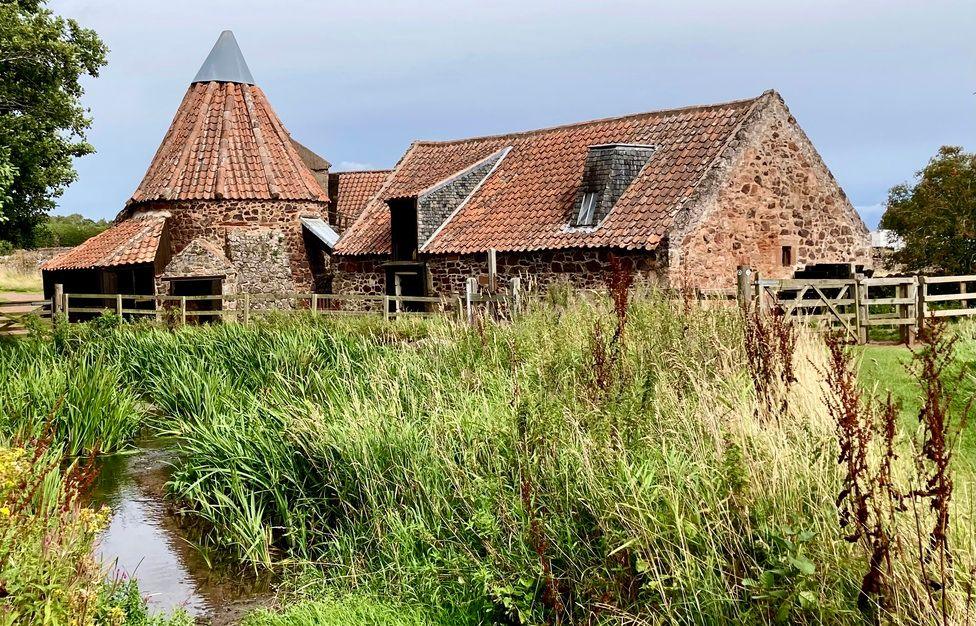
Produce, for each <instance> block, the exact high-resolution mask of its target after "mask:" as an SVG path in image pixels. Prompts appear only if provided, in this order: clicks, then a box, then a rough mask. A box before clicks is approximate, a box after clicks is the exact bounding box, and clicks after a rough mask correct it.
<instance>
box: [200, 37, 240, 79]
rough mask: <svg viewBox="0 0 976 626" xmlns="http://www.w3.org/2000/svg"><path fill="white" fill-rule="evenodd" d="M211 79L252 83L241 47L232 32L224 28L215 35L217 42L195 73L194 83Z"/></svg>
mask: <svg viewBox="0 0 976 626" xmlns="http://www.w3.org/2000/svg"><path fill="white" fill-rule="evenodd" d="M212 80H216V81H220V82H228V83H244V84H247V85H253V84H254V77H253V76H251V70H250V69H248V67H247V62H246V61H245V60H244V55H243V54H241V48H240V46H238V45H237V39H236V38H235V37H234V33H232V32H231V31H229V30H225V31H224V32H222V33H220V36H219V37H217V43H215V44H214V47H213V48H212V49H211V50H210V54H208V55H207V58H206V60H204V62H203V65H201V66H200V70H199V71H197V75H196V76H194V77H193V82H195V83H209V82H210V81H212Z"/></svg>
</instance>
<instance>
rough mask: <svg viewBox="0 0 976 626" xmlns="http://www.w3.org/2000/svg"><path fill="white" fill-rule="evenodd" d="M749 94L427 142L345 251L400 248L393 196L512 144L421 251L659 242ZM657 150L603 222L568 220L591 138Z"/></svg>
mask: <svg viewBox="0 0 976 626" xmlns="http://www.w3.org/2000/svg"><path fill="white" fill-rule="evenodd" d="M770 97H778V96H776V95H775V93H774V92H766V93H765V94H763V95H761V96H759V97H757V98H751V99H748V100H737V101H734V102H726V103H722V104H714V105H706V106H694V107H688V108H681V109H672V110H665V111H654V112H650V113H639V114H636V115H628V116H624V117H617V118H612V119H603V120H594V121H590V122H582V123H578V124H570V125H566V126H558V127H554V128H546V129H542V130H535V131H528V132H522V133H514V134H509V135H497V136H491V137H478V138H474V139H465V140H460V141H444V142H433V141H420V142H416V143H414V144H413V145H412V146H411V147H410V149H409V150H408V151H407V153H406V154H405V155H404V156H403V158H402V159H401V160H400V163H399V164H398V165H397V167H396V168H395V169H394V171H393V173H392V174H391V175H390V178H389V180H388V182H387V185H386V187H385V188H384V189H383V190H382V191H381V192H380V194H379V196H378V197H377V198H375V199H374V200H372V201H371V202H370V203H369V205H368V206H367V208H366V210H365V211H363V214H362V215H361V216H360V217H359V219H357V220H356V222H355V223H353V225H352V226H351V227H350V228H349V230H347V231H346V233H345V234H344V235H343V237H342V239H340V241H339V245H338V246H337V247H336V253H337V254H349V255H357V254H358V255H363V254H386V253H389V251H390V212H389V208H388V206H387V205H386V203H385V202H386V201H387V200H392V199H396V198H405V197H416V196H418V195H420V194H421V193H423V192H424V191H425V190H426V189H429V188H430V187H432V186H434V185H436V184H437V183H438V182H440V181H443V180H445V179H447V178H449V177H451V176H452V175H454V174H456V173H457V172H460V171H462V170H464V169H465V168H467V167H469V166H471V165H472V164H474V163H477V162H478V161H480V160H482V159H485V158H486V157H488V156H490V155H491V154H492V153H494V152H497V151H499V150H501V149H503V148H510V150H509V151H508V153H507V154H506V155H505V156H504V158H502V159H501V161H500V162H499V163H498V166H497V167H496V168H495V170H494V171H493V172H492V173H491V174H490V175H489V176H488V178H487V179H486V180H485V181H484V183H483V184H482V185H481V186H480V187H478V188H477V189H476V190H475V191H474V192H473V193H472V195H471V196H469V197H468V198H467V200H466V202H465V203H464V205H463V207H462V208H461V209H460V210H459V211H458V212H457V213H456V214H455V215H453V216H452V217H451V218H450V219H449V220H448V221H447V222H445V223H444V224H443V226H442V227H441V228H440V230H439V231H437V233H436V234H435V235H434V236H433V238H432V239H431V240H430V241H428V242H426V243H425V242H421V251H422V252H428V253H444V254H464V253H474V252H484V251H486V250H488V249H495V250H498V251H529V250H540V249H554V248H576V247H591V248H592V247H615V248H624V249H653V248H655V247H656V246H657V245H658V243H660V241H661V239H662V238H663V237H664V236H665V235H666V233H667V230H668V228H669V227H670V225H671V223H672V221H673V218H674V216H675V214H676V213H677V211H678V209H679V206H680V204H681V202H682V201H683V200H684V199H685V198H687V197H688V196H689V195H690V194H691V192H692V191H693V190H694V189H695V188H696V186H697V185H698V183H699V182H700V181H701V180H702V177H703V176H704V175H705V173H706V172H707V171H708V170H709V169H710V167H711V165H712V163H713V162H714V161H715V160H716V158H717V157H718V156H719V155H720V154H721V152H722V150H723V148H724V147H725V146H726V145H727V143H729V142H730V141H731V139H732V137H733V136H734V135H735V132H736V130H737V129H738V128H739V127H740V125H741V124H742V123H743V122H744V120H745V119H746V118H747V117H748V115H749V113H750V112H751V111H752V109H753V107H755V106H756V105H757V103H758V102H759V101H760V100H762V99H763V98H770ZM603 144H641V145H652V146H654V147H655V148H656V150H655V152H654V155H653V156H652V157H651V159H650V161H649V162H648V164H647V166H646V167H645V168H644V170H643V171H642V172H641V174H640V175H639V176H638V177H637V178H636V179H635V180H634V182H633V183H632V184H631V185H630V187H628V189H627V190H626V191H625V192H624V194H623V195H622V196H621V197H620V198H619V200H618V201H617V203H616V205H615V206H614V207H613V209H612V210H611V211H610V214H609V215H608V216H607V217H606V219H604V220H603V222H601V223H600V224H599V225H598V226H597V227H596V228H588V229H579V228H577V229H573V228H569V227H568V222H569V214H570V212H571V210H572V207H573V204H574V202H575V200H576V195H577V191H578V189H579V187H580V184H581V182H582V177H583V169H584V165H585V163H586V156H587V152H588V150H589V148H590V146H595V145H603Z"/></svg>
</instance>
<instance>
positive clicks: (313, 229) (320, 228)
mask: <svg viewBox="0 0 976 626" xmlns="http://www.w3.org/2000/svg"><path fill="white" fill-rule="evenodd" d="M300 219H301V220H302V226H304V227H305V228H307V229H308V231H309V232H310V233H312V234H313V235H315V236H316V237H317V238H318V240H319V241H321V242H322V243H324V244H325V245H326V246H328V247H329V249H330V250H331V249H333V248H335V245H336V242H337V241H339V233H337V232H336V231H334V230H332V227H331V226H329V225H328V224H327V223H326V221H325V220H323V219H321V218H318V217H303V218H300Z"/></svg>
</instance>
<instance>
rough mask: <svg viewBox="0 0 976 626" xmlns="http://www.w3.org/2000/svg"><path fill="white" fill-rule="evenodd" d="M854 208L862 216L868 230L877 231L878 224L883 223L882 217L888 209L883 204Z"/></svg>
mask: <svg viewBox="0 0 976 626" xmlns="http://www.w3.org/2000/svg"><path fill="white" fill-rule="evenodd" d="M854 208H855V209H857V212H858V213H860V214H861V219H862V220H864V223H865V224H867V226H868V228H870V229H871V230H875V229H876V228H877V227H878V222H879V221H881V216H882V215H884V212H885V208H886V207H885V205H884V204H883V203H879V204H865V205H859V206H855V207H854Z"/></svg>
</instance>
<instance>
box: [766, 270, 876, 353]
mask: <svg viewBox="0 0 976 626" xmlns="http://www.w3.org/2000/svg"><path fill="white" fill-rule="evenodd" d="M754 284H755V300H756V305H757V306H759V307H761V310H763V311H778V312H780V313H781V314H783V315H787V316H789V317H794V318H803V320H804V321H808V322H814V323H816V324H818V325H822V326H826V327H827V328H830V329H832V330H840V331H843V332H844V334H846V335H849V336H850V337H851V339H854V340H857V339H858V330H857V329H858V327H859V321H860V320H859V319H858V318H859V307H858V306H857V304H858V298H857V289H858V285H857V283H856V281H854V280H756V281H755V283H754Z"/></svg>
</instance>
